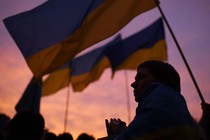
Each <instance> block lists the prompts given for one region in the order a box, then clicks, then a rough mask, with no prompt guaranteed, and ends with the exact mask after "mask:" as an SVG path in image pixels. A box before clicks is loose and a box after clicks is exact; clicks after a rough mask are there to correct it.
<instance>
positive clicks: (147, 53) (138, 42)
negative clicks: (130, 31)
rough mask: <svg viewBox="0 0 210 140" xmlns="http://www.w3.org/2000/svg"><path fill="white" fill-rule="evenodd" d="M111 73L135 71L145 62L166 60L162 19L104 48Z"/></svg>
mask: <svg viewBox="0 0 210 140" xmlns="http://www.w3.org/2000/svg"><path fill="white" fill-rule="evenodd" d="M105 53H106V54H105V55H106V56H107V57H108V58H109V60H110V62H111V65H112V69H113V71H116V70H122V69H136V68H137V66H138V65H139V64H140V63H141V62H143V61H146V60H149V59H153V60H166V59H167V48H166V42H165V33H164V27H163V22H162V19H161V18H160V19H158V20H156V21H155V22H154V23H153V24H151V25H150V26H148V27H147V28H145V29H144V30H142V31H140V32H138V33H136V34H134V35H132V36H130V37H128V38H126V39H123V40H122V42H120V44H119V43H117V44H115V45H113V46H110V47H108V48H106V51H105Z"/></svg>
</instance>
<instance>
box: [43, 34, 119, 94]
mask: <svg viewBox="0 0 210 140" xmlns="http://www.w3.org/2000/svg"><path fill="white" fill-rule="evenodd" d="M120 41H121V36H120V35H117V36H116V37H115V38H114V39H113V40H111V41H110V42H108V43H107V44H105V45H104V46H102V47H99V48H97V49H94V50H92V51H90V52H88V53H86V54H83V55H81V56H78V57H76V58H74V59H73V60H72V61H71V62H70V63H68V64H66V65H64V66H63V67H62V68H61V69H59V70H57V71H55V72H53V73H51V74H50V75H49V77H47V79H46V80H44V82H43V86H42V96H47V95H51V94H53V93H55V92H57V91H59V90H60V89H62V88H65V87H67V86H68V85H69V83H71V85H72V88H73V90H74V91H77V92H79V91H83V90H84V89H85V88H86V87H87V86H88V85H89V84H90V83H91V82H94V81H97V80H98V79H99V78H100V76H101V75H102V73H103V71H104V70H105V69H106V68H109V67H110V66H111V65H110V62H109V60H108V58H107V57H106V56H105V55H104V49H105V48H107V47H108V46H112V45H114V44H116V43H117V42H120Z"/></svg>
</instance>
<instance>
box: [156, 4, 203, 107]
mask: <svg viewBox="0 0 210 140" xmlns="http://www.w3.org/2000/svg"><path fill="white" fill-rule="evenodd" d="M154 1H155V4H156V5H157V7H158V9H159V11H160V13H161V15H162V18H163V20H164V21H165V23H166V26H167V27H168V29H169V32H170V33H171V35H172V38H173V40H174V42H175V44H176V46H177V48H178V50H179V53H180V54H181V57H182V59H183V61H184V63H185V65H186V67H187V70H188V72H189V74H190V76H191V78H192V81H193V83H194V85H195V88H196V90H197V92H198V95H199V97H200V99H201V102H202V103H205V100H204V98H203V95H202V93H201V91H200V88H199V86H198V84H197V82H196V80H195V78H194V76H193V73H192V71H191V69H190V67H189V65H188V62H187V60H186V58H185V56H184V54H183V52H182V49H181V47H180V45H179V43H178V41H177V39H176V37H175V35H174V33H173V31H172V29H171V27H170V25H169V23H168V21H167V19H166V17H165V15H164V13H163V11H162V9H161V7H160V5H159V4H160V2H159V0H154Z"/></svg>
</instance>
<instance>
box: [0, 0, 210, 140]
mask: <svg viewBox="0 0 210 140" xmlns="http://www.w3.org/2000/svg"><path fill="white" fill-rule="evenodd" d="M43 2H45V0H15V1H14V0H0V19H1V20H0V113H5V114H7V115H8V116H10V117H13V116H14V114H15V109H14V107H15V105H16V103H17V102H18V100H19V99H20V97H21V95H22V93H23V91H24V90H25V88H26V86H27V84H28V82H29V81H30V79H31V77H32V72H31V71H30V69H29V67H28V66H27V64H26V62H25V60H24V58H23V56H22V54H21V53H20V51H19V49H18V47H17V46H16V44H15V42H14V41H13V39H12V38H11V36H10V34H9V33H8V31H7V30H6V28H5V26H4V24H3V22H2V20H3V19H4V18H6V17H9V16H11V15H15V14H18V13H20V12H23V11H26V10H30V9H31V8H34V7H36V6H38V5H40V4H41V3H43ZM160 2H161V4H160V6H161V8H162V10H163V12H164V13H165V16H166V18H167V20H168V22H169V24H170V26H171V28H172V30H173V31H174V34H175V36H176V38H177V40H178V42H179V44H180V46H181V48H182V51H183V53H184V54H185V57H186V59H187V61H188V63H189V66H190V68H191V70H192V72H193V74H194V76H195V79H196V81H197V83H198V85H199V87H200V90H201V92H202V94H203V96H204V99H205V101H206V102H207V103H210V18H209V13H210V1H209V0H199V1H198V0H160ZM158 17H160V13H159V11H158V9H157V8H155V9H153V10H150V11H148V12H147V13H144V14H142V15H139V16H138V17H136V18H135V19H134V20H132V22H130V23H129V24H128V25H127V26H125V28H123V29H122V30H121V31H119V32H120V33H122V35H123V38H126V37H127V36H129V35H131V34H133V33H135V32H137V31H139V30H141V29H143V28H144V27H146V26H147V25H149V24H150V23H152V22H153V21H155V20H156V19H157V18H158ZM165 31H166V41H167V45H168V62H169V63H170V64H172V65H173V66H174V67H175V68H176V69H177V71H178V72H179V73H180V77H181V86H182V95H183V96H184V97H185V99H186V101H187V105H188V108H189V110H190V112H191V114H192V116H193V117H194V118H195V119H196V120H199V118H200V116H201V106H200V103H201V100H200V98H199V96H198V93H197V91H196V89H195V86H194V85H193V83H192V80H191V77H190V76H189V73H188V71H187V69H186V66H185V65H184V63H183V60H182V58H181V56H180V54H179V52H178V50H177V48H176V45H175V43H174V41H173V39H172V37H171V35H170V33H169V32H168V28H167V27H166V26H165ZM111 38H112V37H111ZM111 38H108V39H107V40H105V41H103V42H101V43H99V44H98V45H95V46H92V48H94V47H99V46H100V45H102V44H104V43H105V42H107V41H109V40H110V39H111ZM126 72H127V75H128V81H127V82H128V84H126V82H125V71H118V72H117V73H116V74H115V76H114V78H113V79H111V70H110V69H107V70H106V71H105V72H104V73H103V75H102V76H101V78H100V80H98V81H96V82H94V83H92V84H90V85H89V86H88V87H87V88H86V89H85V90H84V91H83V92H81V93H73V91H72V90H71V87H69V89H70V102H69V112H68V124H67V131H68V132H70V133H71V134H72V135H73V137H74V138H75V139H76V137H77V136H78V135H79V134H80V133H82V132H86V133H88V134H92V135H93V136H95V138H98V137H103V136H105V135H106V129H105V123H104V120H105V119H106V118H108V119H109V118H111V117H112V118H113V117H116V118H121V119H122V120H125V121H126V122H127V124H128V123H129V122H128V117H127V116H128V115H127V104H126V90H125V89H126V87H129V95H130V96H129V97H130V103H131V117H132V118H133V117H134V115H135V108H136V106H137V103H136V102H135V101H134V98H133V92H132V91H133V90H132V88H131V87H130V84H131V83H132V82H133V80H134V76H135V74H136V71H126ZM67 92H68V88H65V89H63V90H61V91H59V92H57V93H56V94H54V95H51V96H47V97H43V98H42V99H41V114H42V115H43V116H44V118H45V122H46V128H47V129H48V130H49V131H52V132H54V133H56V134H59V133H62V132H63V130H64V115H65V106H66V96H67Z"/></svg>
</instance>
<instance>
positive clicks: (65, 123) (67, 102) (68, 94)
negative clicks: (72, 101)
mask: <svg viewBox="0 0 210 140" xmlns="http://www.w3.org/2000/svg"><path fill="white" fill-rule="evenodd" d="M69 97H70V87H69V86H68V89H67V95H66V110H65V118H64V132H66V126H67V120H68V109H69Z"/></svg>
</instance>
